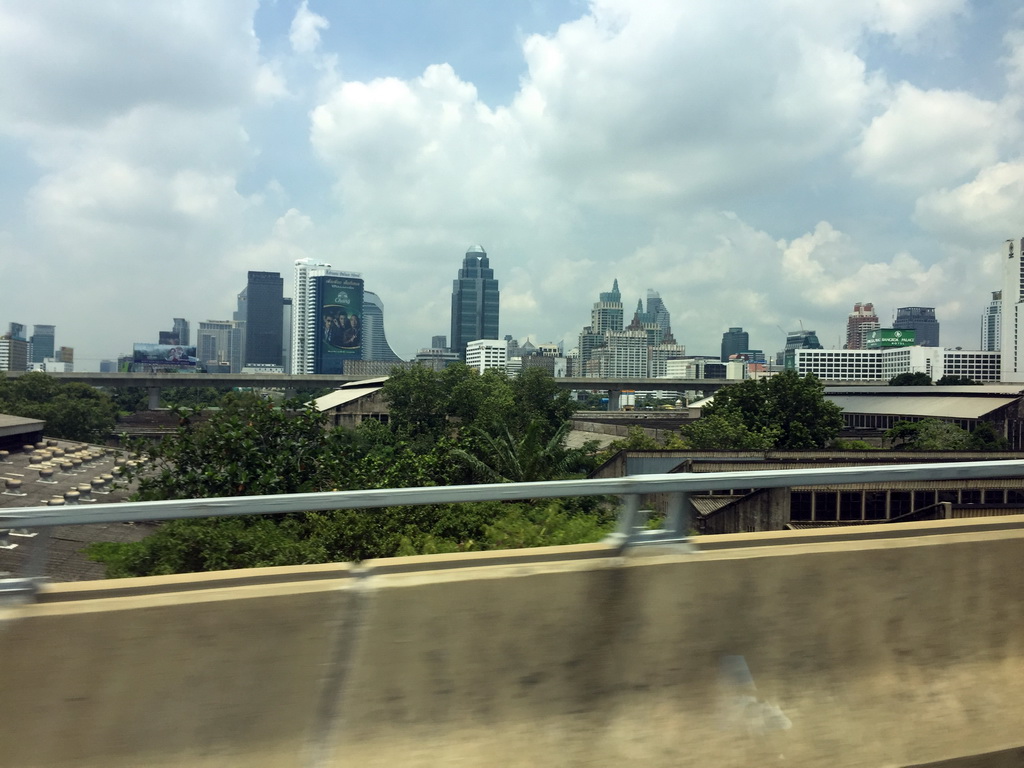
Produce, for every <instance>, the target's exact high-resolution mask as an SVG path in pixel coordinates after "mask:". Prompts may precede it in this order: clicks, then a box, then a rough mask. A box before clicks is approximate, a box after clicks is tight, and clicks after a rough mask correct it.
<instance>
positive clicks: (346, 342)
mask: <svg viewBox="0 0 1024 768" xmlns="http://www.w3.org/2000/svg"><path fill="white" fill-rule="evenodd" d="M316 307H317V319H318V327H317V347H316V373H344V368H345V360H360V359H362V350H363V280H362V278H359V277H338V276H334V275H325V276H322V277H318V278H316Z"/></svg>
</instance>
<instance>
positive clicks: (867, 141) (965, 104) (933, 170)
mask: <svg viewBox="0 0 1024 768" xmlns="http://www.w3.org/2000/svg"><path fill="white" fill-rule="evenodd" d="M1019 136H1020V126H1019V124H1018V123H1017V121H1016V120H1015V119H1014V116H1013V114H1012V113H1011V112H1010V111H1009V110H1007V109H1005V108H1003V107H1001V106H1000V105H999V104H997V103H996V102H993V101H987V100H984V99H979V98H977V97H975V96H972V95H971V94H968V93H962V92H955V91H942V90H927V91H925V90H921V89H919V88H915V87H914V86H912V85H910V84H908V83H901V84H900V85H899V86H897V88H896V89H895V93H894V96H893V99H892V103H891V104H890V106H889V108H888V109H887V110H886V111H885V112H884V113H883V114H881V115H879V116H878V117H876V118H875V119H874V120H872V121H871V124H870V125H869V126H868V128H867V130H866V131H865V132H864V137H863V140H862V141H861V143H860V145H859V146H858V147H857V148H856V149H855V150H854V151H853V152H851V153H850V159H851V160H852V161H853V162H854V165H855V167H856V170H857V172H858V173H859V174H860V175H862V176H866V177H869V178H872V179H875V180H878V181H881V182H883V183H886V184H895V185H901V186H907V187H913V188H924V187H931V186H935V185H941V184H946V183H949V182H952V181H957V180H960V179H962V178H964V177H965V175H969V174H973V173H974V172H976V171H977V170H978V169H980V168H982V167H984V166H986V165H988V164H989V163H992V162H994V161H995V160H997V159H998V158H999V157H1000V154H1001V149H1002V147H1003V146H1005V145H1006V144H1007V143H1009V142H1010V141H1011V140H1012V139H1016V138H1018V137H1019Z"/></svg>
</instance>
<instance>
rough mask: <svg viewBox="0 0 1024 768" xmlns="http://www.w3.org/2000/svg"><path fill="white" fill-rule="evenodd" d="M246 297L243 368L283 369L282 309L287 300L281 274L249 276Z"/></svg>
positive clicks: (268, 273)
mask: <svg viewBox="0 0 1024 768" xmlns="http://www.w3.org/2000/svg"><path fill="white" fill-rule="evenodd" d="M244 293H245V296H246V299H245V317H244V318H242V319H243V320H245V360H244V365H272V366H281V365H282V364H283V361H282V360H281V344H282V342H281V333H282V330H283V327H282V323H281V306H282V302H283V300H284V296H283V294H284V280H283V279H282V277H281V273H280V272H250V273H249V282H248V283H247V284H246V286H245V291H244Z"/></svg>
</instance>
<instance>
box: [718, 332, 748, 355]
mask: <svg viewBox="0 0 1024 768" xmlns="http://www.w3.org/2000/svg"><path fill="white" fill-rule="evenodd" d="M748 349H750V334H748V333H747V332H746V331H744V330H743V329H742V328H730V329H729V330H728V331H726V332H725V333H723V334H722V355H721V357H720V358H719V359H720V360H722V361H723V362H724V361H726V360H728V359H729V358H730V357H732V356H733V355H738V354H740V353H741V352H746V351H747V350H748Z"/></svg>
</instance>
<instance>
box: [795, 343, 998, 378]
mask: <svg viewBox="0 0 1024 768" xmlns="http://www.w3.org/2000/svg"><path fill="white" fill-rule="evenodd" d="M1000 359H1001V355H1000V353H999V352H993V351H984V350H960V349H940V348H938V347H894V348H890V349H797V350H794V362H795V370H796V372H797V373H799V374H800V375H801V376H806V375H807V374H808V373H813V374H814V375H815V376H817V377H818V378H819V379H823V380H826V381H836V382H839V381H875V382H884V381H889V379H891V378H892V377H893V376H898V375H900V374H901V373H924V374H927V375H928V377H929V378H930V379H931V380H932V381H936V380H938V379H941V378H942V377H943V376H962V377H966V378H969V379H973V380H974V381H979V382H980V381H1000Z"/></svg>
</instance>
